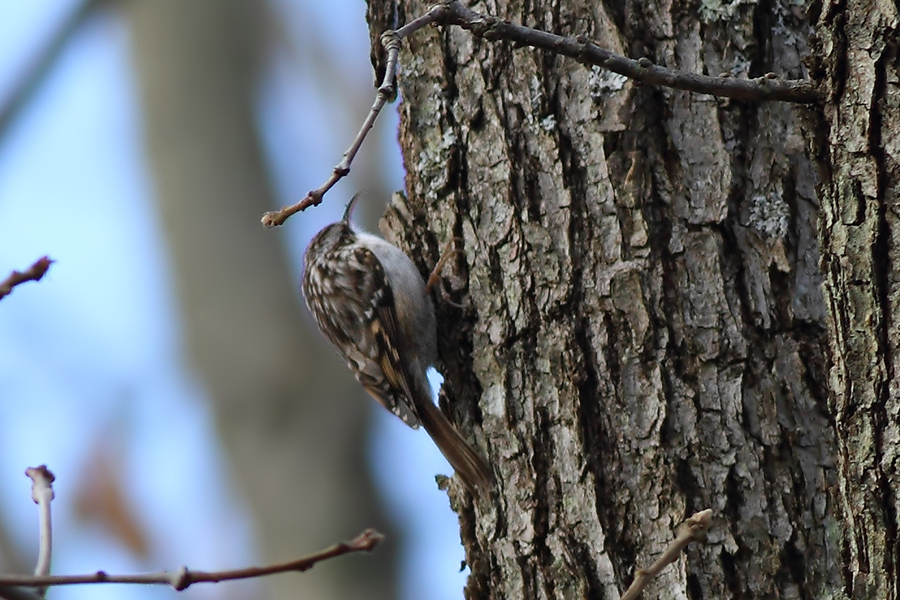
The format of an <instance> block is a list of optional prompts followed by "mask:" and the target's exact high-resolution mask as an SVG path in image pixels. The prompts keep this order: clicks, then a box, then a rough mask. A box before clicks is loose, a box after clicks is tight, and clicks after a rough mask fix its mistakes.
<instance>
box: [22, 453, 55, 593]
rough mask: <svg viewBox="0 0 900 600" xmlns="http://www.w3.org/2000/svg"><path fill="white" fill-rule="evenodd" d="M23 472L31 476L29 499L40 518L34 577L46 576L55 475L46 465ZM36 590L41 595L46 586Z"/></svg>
mask: <svg viewBox="0 0 900 600" xmlns="http://www.w3.org/2000/svg"><path fill="white" fill-rule="evenodd" d="M25 474H26V475H28V476H29V477H30V478H31V499H32V500H34V503H35V504H37V505H38V513H39V518H40V547H39V549H38V562H37V566H35V568H34V575H35V577H46V576H48V575H50V557H51V556H52V554H53V530H52V527H51V523H50V502H51V501H52V500H53V482H54V481H55V480H56V477H54V476H53V473H51V472H50V469H48V468H47V465H41V466H39V467H29V468H27V469H25ZM37 592H38V594H40V595H41V596H43V595H44V594H45V593H46V592H47V588H46V587H38V588H37Z"/></svg>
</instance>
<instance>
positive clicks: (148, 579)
mask: <svg viewBox="0 0 900 600" xmlns="http://www.w3.org/2000/svg"><path fill="white" fill-rule="evenodd" d="M382 539H384V536H383V535H381V534H380V533H378V532H377V531H375V530H374V529H366V530H365V531H363V532H362V533H360V534H359V535H358V536H356V537H355V538H353V539H352V540H350V541H347V542H341V543H339V544H335V545H333V546H331V547H330V548H326V549H324V550H321V551H319V552H316V553H315V554H310V555H309V556H305V557H303V558H301V559H298V560H293V561H290V562H285V563H280V564H275V565H268V566H265V567H247V568H244V569H233V570H230V571H191V570H189V569H188V568H187V567H181V568H180V569H178V570H177V571H173V572H171V573H169V572H167V571H160V572H158V573H146V574H141V575H109V574H107V573H105V572H103V571H97V572H96V573H93V574H90V575H55V576H52V577H34V576H31V575H4V576H0V586H52V585H74V584H80V583H82V584H83V583H132V584H133V583H143V584H157V585H169V586H172V588H174V589H175V590H177V591H179V592H180V591H182V590H185V589H187V588H188V587H189V586H191V585H193V584H195V583H218V582H220V581H232V580H235V579H250V578H254V577H263V576H265V575H273V574H275V573H288V572H291V571H306V570H308V569H311V568H312V567H313V566H314V565H315V564H316V563H319V562H322V561H323V560H328V559H329V558H335V557H338V556H343V555H345V554H352V553H354V552H370V551H371V550H372V549H373V548H374V547H375V546H377V545H378V543H379V542H380V541H381V540H382Z"/></svg>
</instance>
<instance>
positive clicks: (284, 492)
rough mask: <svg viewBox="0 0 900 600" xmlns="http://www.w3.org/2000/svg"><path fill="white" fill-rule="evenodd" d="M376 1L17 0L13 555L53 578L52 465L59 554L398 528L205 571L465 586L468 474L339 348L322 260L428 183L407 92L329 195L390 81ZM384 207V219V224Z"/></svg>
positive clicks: (329, 589)
mask: <svg viewBox="0 0 900 600" xmlns="http://www.w3.org/2000/svg"><path fill="white" fill-rule="evenodd" d="M372 77H373V76H372V69H371V65H370V63H369V36H368V32H367V28H366V23H365V5H364V3H363V1H362V0H330V1H329V2H321V1H316V0H297V1H290V0H269V1H268V2H254V1H252V0H191V1H190V2H184V1H183V0H29V1H28V2H22V1H21V0H0V279H2V278H3V277H5V276H6V275H8V274H9V272H10V271H11V270H13V269H24V268H27V267H28V266H29V265H31V264H32V263H33V262H34V261H35V260H36V259H37V258H39V257H40V256H43V255H49V256H50V257H51V258H53V259H54V260H55V261H56V263H55V264H54V265H53V266H52V267H51V269H50V272H49V273H48V275H47V276H46V277H45V278H44V280H43V281H41V282H39V283H28V284H25V285H23V286H21V287H18V288H16V289H15V290H14V291H13V293H12V294H11V295H10V296H8V297H6V298H5V299H3V300H2V301H0V571H3V572H29V571H30V570H31V569H33V566H34V563H35V557H36V553H37V540H38V534H37V510H36V507H35V505H34V503H33V502H32V501H31V493H30V480H28V479H27V478H26V477H25V475H24V471H25V468H26V467H29V466H37V465H40V464H47V465H48V466H49V468H50V469H51V470H52V471H53V472H54V473H55V475H56V477H57V481H56V483H55V486H54V488H55V491H56V499H55V501H54V503H53V517H54V540H55V544H54V554H53V572H54V573H57V574H64V573H82V572H92V571H96V570H98V569H103V570H106V571H108V572H117V573H118V572H137V571H155V570H160V569H176V568H178V567H179V566H180V565H183V564H184V565H188V566H189V567H191V568H196V569H204V570H215V569H223V568H232V567H239V566H245V565H248V564H261V563H266V562H271V561H280V560H289V559H293V558H297V557H299V556H302V555H304V554H307V553H309V552H312V551H314V550H318V549H320V548H323V547H325V546H327V545H330V544H332V543H334V542H336V541H339V540H343V539H348V538H350V537H353V536H355V535H356V534H358V533H359V532H360V531H361V530H363V529H364V528H366V527H375V528H377V529H378V530H380V531H382V532H384V533H386V534H387V535H388V536H389V537H388V539H387V541H386V542H385V543H384V544H383V545H382V546H380V547H379V548H378V549H377V550H376V551H375V553H374V554H373V555H360V556H350V557H344V558H340V559H337V560H334V561H330V562H327V563H323V564H321V565H319V566H317V567H315V569H313V570H312V571H310V572H307V573H304V574H285V575H278V576H274V577H270V578H266V579H264V580H257V581H251V582H243V583H232V584H218V585H198V586H194V587H192V588H190V589H189V590H187V591H186V592H183V593H180V594H179V593H176V592H174V591H172V590H170V589H166V588H161V587H159V588H157V587H137V586H70V587H62V588H55V589H51V590H50V592H49V597H50V598H58V599H70V598H96V599H102V598H125V599H129V598H148V599H149V598H174V597H176V596H177V597H179V598H226V599H227V598H248V597H252V598H267V599H272V600H280V599H282V598H312V599H316V600H318V599H324V600H328V599H331V598H335V599H338V598H340V599H354V598H375V599H379V598H385V599H387V598H406V599H421V598H432V599H445V598H446V599H457V598H460V597H461V596H462V586H463V584H464V578H465V576H466V573H465V572H461V571H460V562H461V560H462V559H463V551H462V548H461V547H460V545H459V536H458V530H457V524H456V517H455V515H454V514H453V513H452V512H451V511H450V509H449V505H448V502H447V498H446V495H445V494H444V493H443V492H440V491H438V490H437V487H436V484H435V483H434V475H435V474H436V473H449V472H450V469H449V467H448V466H447V465H446V463H445V462H444V461H443V459H442V457H441V456H440V454H439V453H438V451H437V450H436V449H435V448H434V447H433V446H432V444H431V443H430V441H429V440H428V438H427V436H426V435H425V434H424V433H422V432H414V431H412V430H410V429H408V428H406V427H405V426H404V425H403V424H402V423H401V422H400V421H399V420H398V419H396V418H394V417H393V416H391V415H390V414H388V413H387V411H384V410H383V409H381V408H380V407H379V406H377V405H376V404H375V403H374V402H372V401H371V400H370V399H369V398H368V396H366V395H365V394H364V393H363V392H362V390H361V389H360V387H359V385H358V384H357V383H356V382H355V380H354V379H353V377H352V375H351V374H350V372H349V371H348V370H347V369H346V367H345V366H344V365H343V364H342V362H341V361H340V360H339V359H338V358H337V357H336V356H334V355H333V354H332V353H331V352H330V350H327V349H326V347H325V345H324V341H323V340H322V339H321V338H320V336H319V334H318V332H316V331H315V330H314V328H313V325H312V323H311V320H310V318H309V316H308V314H307V312H306V309H305V307H304V306H303V304H302V298H301V296H300V291H299V289H300V286H299V281H300V272H301V266H302V253H303V250H304V248H305V246H306V244H307V242H308V240H309V238H310V237H311V235H313V234H314V233H315V232H316V231H317V230H318V229H319V228H320V227H322V226H323V225H324V224H326V223H328V222H330V221H333V220H336V219H337V218H339V215H340V212H341V210H342V209H343V206H344V203H345V201H346V200H347V199H348V198H349V197H350V196H351V195H352V194H353V193H354V192H355V191H358V190H366V191H367V192H369V195H370V197H372V198H382V199H386V198H387V197H388V195H389V193H390V192H391V191H393V190H396V189H402V187H403V167H402V161H401V158H400V154H399V149H398V146H397V142H396V122H397V116H396V106H389V107H388V108H387V109H386V110H385V111H384V113H382V116H381V117H380V119H379V122H378V124H377V126H376V129H375V130H374V131H373V133H372V134H371V135H370V137H369V138H368V140H367V141H366V143H365V144H364V145H363V148H362V152H361V154H360V156H359V158H358V160H357V162H356V163H355V164H354V166H353V173H352V174H351V176H350V177H349V178H348V179H346V180H344V181H343V182H341V184H339V185H338V186H337V188H335V189H334V190H333V191H332V192H331V193H330V194H329V195H328V196H327V197H326V202H325V203H324V204H323V205H322V206H321V207H319V208H315V209H312V210H309V211H307V212H306V213H303V214H301V215H298V216H296V217H294V218H293V219H291V220H290V221H288V223H287V224H286V225H285V226H284V227H282V228H281V229H279V230H276V231H271V230H265V229H263V228H262V227H261V226H260V224H259V219H260V217H261V215H262V213H263V212H264V211H266V210H270V209H273V208H277V207H279V206H282V205H284V204H289V203H292V202H295V201H296V200H298V199H300V198H301V197H302V196H303V195H304V194H305V193H306V191H307V190H309V189H312V188H315V187H318V186H319V185H320V184H321V183H322V182H323V181H324V180H325V179H326V178H327V177H328V175H329V173H330V170H331V168H332V166H333V165H335V164H336V163H337V162H338V161H339V160H340V157H341V154H342V152H343V151H344V150H345V149H346V147H347V146H348V145H349V144H350V142H351V140H352V138H353V136H354V135H355V132H356V130H357V129H358V127H359V124H360V123H361V122H362V119H363V118H364V116H365V114H366V112H367V111H368V109H369V107H370V106H371V103H372V101H373V99H374V88H373V86H372ZM382 209H383V204H381V205H377V206H376V205H374V204H373V203H372V202H369V203H367V204H366V205H365V206H364V207H361V210H359V211H357V215H356V217H357V220H358V221H360V222H361V223H362V224H363V225H364V226H366V227H367V228H368V229H375V228H376V222H377V218H378V216H379V214H380V213H381V210H382Z"/></svg>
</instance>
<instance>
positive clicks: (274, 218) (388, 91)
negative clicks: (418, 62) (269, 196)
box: [262, 4, 447, 227]
mask: <svg viewBox="0 0 900 600" xmlns="http://www.w3.org/2000/svg"><path fill="white" fill-rule="evenodd" d="M446 13H447V7H446V6H445V5H443V4H439V5H437V6H434V7H432V9H431V10H429V11H428V12H427V13H425V14H424V15H422V16H421V17H419V18H418V19H415V20H414V21H411V22H410V23H407V24H406V25H404V26H403V27H401V28H400V29H398V30H397V31H386V32H384V34H383V35H382V36H381V43H382V44H383V45H384V48H385V50H387V54H388V58H387V66H386V68H385V70H384V79H383V80H382V82H381V85H380V86H378V92H377V93H376V94H375V103H374V104H372V108H371V109H369V114H368V115H367V116H366V120H365V121H364V122H363V124H362V127H360V128H359V133H357V134H356V138H355V139H354V140H353V143H352V144H351V145H350V148H348V149H347V151H346V152H344V156H343V159H342V160H341V162H340V163H338V164H337V165H336V166H335V167H334V168H333V169H332V170H331V177H329V178H328V181H326V182H325V183H323V184H322V185H321V187H318V188H316V189H314V190H311V191H309V192H308V193H307V194H306V196H305V197H304V198H303V199H302V200H300V202H297V203H296V204H292V205H290V206H285V207H284V208H282V209H280V210H276V211H272V212H267V213H266V214H264V215H263V217H262V224H263V225H264V226H265V227H277V226H279V225H283V224H284V222H285V221H286V220H287V219H288V218H289V217H290V216H292V215H295V214H297V213H298V212H301V211H304V210H306V209H307V208H309V207H310V206H318V205H319V204H321V203H322V197H323V196H324V195H325V193H326V192H327V191H328V190H330V189H331V188H333V187H334V185H335V184H336V183H337V182H338V181H340V180H341V179H343V178H344V177H346V176H347V175H348V174H349V173H350V165H351V164H352V163H353V159H354V158H356V153H357V152H359V148H360V146H362V143H363V141H364V140H365V139H366V136H367V135H369V131H370V130H371V129H372V126H373V125H374V124H375V119H377V118H378V114H379V113H380V112H381V109H382V108H384V105H385V103H386V102H387V100H388V98H390V97H392V96H393V95H394V85H395V83H396V75H397V60H398V58H399V56H400V40H402V39H403V38H406V37H409V36H410V35H412V34H413V33H415V32H416V31H418V30H419V29H422V28H423V27H425V26H426V25H430V24H431V23H437V22H439V21H440V20H441V19H443V18H445V16H446Z"/></svg>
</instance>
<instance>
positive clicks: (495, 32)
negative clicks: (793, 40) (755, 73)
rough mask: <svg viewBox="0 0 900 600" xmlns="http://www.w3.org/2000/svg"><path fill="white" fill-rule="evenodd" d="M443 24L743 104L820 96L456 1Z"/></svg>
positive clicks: (805, 85) (808, 88)
mask: <svg viewBox="0 0 900 600" xmlns="http://www.w3.org/2000/svg"><path fill="white" fill-rule="evenodd" d="M445 6H446V7H447V11H446V13H443V14H445V15H446V16H445V17H444V18H443V19H442V20H441V21H440V24H442V25H458V26H460V27H462V28H463V29H467V30H469V31H471V32H472V33H473V34H474V35H476V36H477V37H482V38H484V39H486V40H492V41H493V40H507V41H510V42H515V43H517V44H522V45H525V46H532V47H534V48H541V49H544V50H550V51H551V52H555V53H556V54H562V55H564V56H569V57H571V58H574V59H575V60H577V61H579V62H582V63H585V64H589V65H596V66H598V67H603V68H604V69H608V70H610V71H613V72H614V73H618V74H620V75H625V76H626V77H629V78H631V79H634V80H635V81H637V82H639V83H649V84H654V85H662V86H666V87H671V88H675V89H679V90H687V91H690V92H698V93H701V94H712V95H713V96H725V97H727V98H737V99H739V100H752V101H757V102H765V101H770V100H784V101H786V102H799V103H804V104H809V103H812V102H816V101H818V100H819V99H820V98H821V95H820V94H819V92H818V91H817V90H816V88H815V87H814V86H813V84H812V83H811V82H809V81H804V80H787V79H779V78H778V77H777V76H776V75H775V74H774V73H768V74H767V75H766V76H765V77H757V78H756V79H737V78H732V77H709V76H707V75H699V74H696V73H685V72H683V71H674V70H672V69H667V68H665V67H660V66H658V65H654V64H653V63H652V62H651V61H650V59H648V58H641V59H638V60H633V59H631V58H626V57H624V56H621V55H619V54H615V53H613V52H610V51H609V50H606V49H604V48H601V47H600V46H597V45H596V44H594V43H593V42H591V41H590V40H589V39H587V38H586V37H584V36H579V37H578V38H567V37H562V36H559V35H556V34H553V33H548V32H546V31H539V30H537V29H532V28H530V27H525V26H523V25H516V24H514V23H510V22H509V21H504V20H502V19H498V18H497V17H493V16H489V15H483V14H480V13H477V12H475V11H473V10H470V9H468V8H466V7H465V6H463V5H462V4H460V3H459V2H458V1H457V0H449V1H448V2H447V4H446V5H445Z"/></svg>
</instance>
